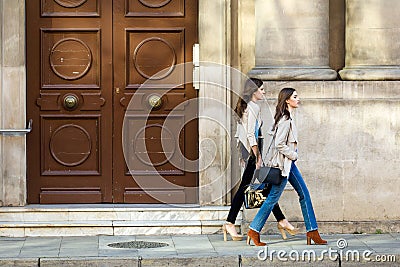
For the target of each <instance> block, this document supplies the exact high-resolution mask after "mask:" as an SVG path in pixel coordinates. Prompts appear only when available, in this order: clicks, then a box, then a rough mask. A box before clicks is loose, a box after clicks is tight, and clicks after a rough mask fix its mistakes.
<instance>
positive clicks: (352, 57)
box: [339, 0, 400, 80]
mask: <svg viewBox="0 0 400 267" xmlns="http://www.w3.org/2000/svg"><path fill="white" fill-rule="evenodd" d="M399 10H400V1H398V0H368V1H365V0H346V66H345V68H344V69H343V70H341V71H340V72H339V74H340V76H341V77H342V79H343V80H399V79H400V24H399V15H400V11H399Z"/></svg>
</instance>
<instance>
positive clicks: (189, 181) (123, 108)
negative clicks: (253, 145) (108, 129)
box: [113, 0, 198, 203]
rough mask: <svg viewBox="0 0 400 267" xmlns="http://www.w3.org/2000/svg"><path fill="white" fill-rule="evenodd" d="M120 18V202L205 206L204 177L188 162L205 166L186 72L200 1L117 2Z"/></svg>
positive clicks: (117, 182) (117, 187)
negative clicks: (200, 201)
mask: <svg viewBox="0 0 400 267" xmlns="http://www.w3.org/2000/svg"><path fill="white" fill-rule="evenodd" d="M113 17H114V47H117V46H118V47H119V49H114V63H115V64H114V86H115V88H116V91H115V92H116V93H115V97H114V106H115V114H118V117H116V118H115V119H114V129H115V137H116V138H115V143H114V151H115V155H116V159H117V160H115V162H114V167H115V168H114V179H115V183H114V187H113V189H114V199H115V201H116V202H125V203H157V202H162V203H197V201H198V197H197V184H198V182H197V173H196V172H193V170H191V171H188V167H189V166H187V164H185V160H184V159H189V161H191V160H195V159H197V136H198V130H197V120H195V119H194V120H191V121H190V118H193V117H195V114H194V113H196V112H197V105H196V102H193V101H190V100H191V99H193V98H195V97H196V95H197V93H196V91H195V90H194V88H193V85H192V83H190V80H191V77H192V76H191V75H192V73H191V69H190V68H185V67H184V66H183V64H184V63H185V62H191V61H192V47H193V44H194V43H195V42H196V39H197V1H195V0H186V1H185V0H127V1H124V0H117V1H114V15H113ZM187 69H189V70H187ZM132 96H133V97H132ZM184 103H190V104H184ZM152 105H156V107H154V108H152ZM171 112H172V114H171ZM166 121H168V122H166ZM123 126H124V127H123ZM121 140H122V141H121ZM122 151H123V152H124V153H125V158H126V162H125V160H124V158H123V154H122V153H121V152H122ZM126 163H127V164H126ZM192 165H193V164H192ZM194 165H195V164H194ZM192 167H193V166H192ZM192 169H193V168H192ZM194 169H196V170H197V168H194Z"/></svg>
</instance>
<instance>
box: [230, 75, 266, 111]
mask: <svg viewBox="0 0 400 267" xmlns="http://www.w3.org/2000/svg"><path fill="white" fill-rule="evenodd" d="M262 85H263V81H262V80H260V79H257V78H249V79H247V80H246V82H245V83H244V89H243V94H242V96H241V97H239V99H238V102H237V104H236V108H235V112H236V114H237V115H238V116H239V118H242V117H243V113H244V111H245V109H246V108H247V103H249V101H250V100H251V97H252V96H253V94H254V93H255V92H256V91H257V90H258V88H260V87H261V86H262Z"/></svg>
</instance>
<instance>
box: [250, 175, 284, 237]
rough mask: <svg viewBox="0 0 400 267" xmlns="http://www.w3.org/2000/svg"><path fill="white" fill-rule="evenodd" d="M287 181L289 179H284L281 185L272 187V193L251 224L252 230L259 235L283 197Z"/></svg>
mask: <svg viewBox="0 0 400 267" xmlns="http://www.w3.org/2000/svg"><path fill="white" fill-rule="evenodd" d="M287 181H288V179H283V181H282V182H281V183H280V184H279V185H272V187H271V191H270V192H269V194H268V197H267V199H266V200H265V201H264V203H263V204H262V205H261V207H260V209H259V210H258V212H257V214H256V217H254V220H253V221H252V222H251V224H250V229H252V230H254V231H256V232H258V233H259V232H260V231H261V229H262V228H263V227H264V224H265V222H266V221H267V219H268V216H269V214H270V213H271V211H272V209H273V208H274V206H275V204H276V203H278V200H279V197H280V196H281V195H282V192H283V189H285V186H286V183H287Z"/></svg>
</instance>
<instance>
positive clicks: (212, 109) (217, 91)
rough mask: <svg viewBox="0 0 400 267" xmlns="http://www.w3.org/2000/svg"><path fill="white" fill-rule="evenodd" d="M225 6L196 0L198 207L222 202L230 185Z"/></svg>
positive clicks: (221, 0)
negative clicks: (197, 8)
mask: <svg viewBox="0 0 400 267" xmlns="http://www.w3.org/2000/svg"><path fill="white" fill-rule="evenodd" d="M229 7H230V0H200V1H199V44H200V62H201V63H200V80H199V81H200V83H199V86H200V90H199V94H198V105H199V107H198V110H199V154H200V158H199V163H200V164H199V165H200V166H199V167H200V170H199V202H200V204H201V205H202V206H204V205H223V204H226V203H227V202H228V201H229V200H228V199H227V198H228V197H229V196H227V193H228V192H229V190H230V188H231V167H230V155H231V153H230V131H229V129H230V118H231V114H230V113H229V110H228V107H229V106H230V94H229V92H228V88H229V68H228V66H229V64H230V62H229V58H228V56H227V54H228V53H229V40H228V35H227V33H228V32H230V22H229ZM227 51H228V53H227ZM211 62H213V63H211Z"/></svg>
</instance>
